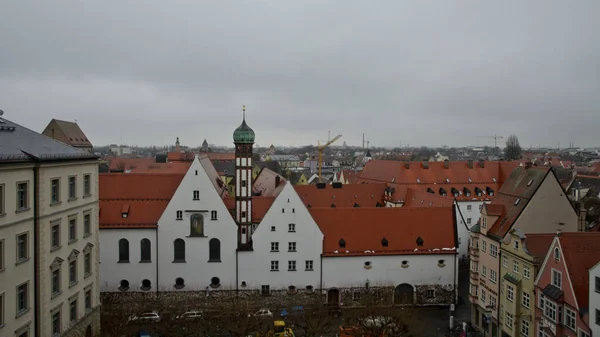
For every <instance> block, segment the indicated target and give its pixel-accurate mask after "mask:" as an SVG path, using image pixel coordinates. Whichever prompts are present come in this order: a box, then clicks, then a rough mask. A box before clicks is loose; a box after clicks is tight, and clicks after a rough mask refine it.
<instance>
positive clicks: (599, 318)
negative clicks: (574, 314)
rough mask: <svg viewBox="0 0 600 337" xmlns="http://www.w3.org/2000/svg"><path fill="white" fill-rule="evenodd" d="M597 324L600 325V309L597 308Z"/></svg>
mask: <svg viewBox="0 0 600 337" xmlns="http://www.w3.org/2000/svg"><path fill="white" fill-rule="evenodd" d="M596 324H598V325H600V310H599V309H596Z"/></svg>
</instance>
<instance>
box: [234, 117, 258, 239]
mask: <svg viewBox="0 0 600 337" xmlns="http://www.w3.org/2000/svg"><path fill="white" fill-rule="evenodd" d="M254 139H255V135H254V130H252V129H251V128H250V127H249V126H248V124H246V106H245V105H244V106H243V107H242V124H241V125H240V126H239V127H238V128H237V129H235V131H234V132H233V143H234V145H235V220H236V222H237V225H238V249H239V250H250V249H252V147H253V145H254Z"/></svg>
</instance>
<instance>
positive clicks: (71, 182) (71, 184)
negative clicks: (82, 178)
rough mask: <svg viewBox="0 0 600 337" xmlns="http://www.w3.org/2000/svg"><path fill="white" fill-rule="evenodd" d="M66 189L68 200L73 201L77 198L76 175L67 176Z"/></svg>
mask: <svg viewBox="0 0 600 337" xmlns="http://www.w3.org/2000/svg"><path fill="white" fill-rule="evenodd" d="M67 181H68V191H69V198H68V201H73V200H76V199H77V176H75V175H73V176H69V178H68V180H67Z"/></svg>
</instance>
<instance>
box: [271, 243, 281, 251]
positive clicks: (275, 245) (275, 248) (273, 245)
mask: <svg viewBox="0 0 600 337" xmlns="http://www.w3.org/2000/svg"><path fill="white" fill-rule="evenodd" d="M271 251H272V252H278V251H279V242H271Z"/></svg>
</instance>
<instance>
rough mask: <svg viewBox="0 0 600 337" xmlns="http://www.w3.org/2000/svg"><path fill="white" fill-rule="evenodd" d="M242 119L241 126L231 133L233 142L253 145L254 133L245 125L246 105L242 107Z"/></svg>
mask: <svg viewBox="0 0 600 337" xmlns="http://www.w3.org/2000/svg"><path fill="white" fill-rule="evenodd" d="M242 118H243V119H242V125H240V126H239V127H238V128H237V129H235V131H234V132H233V142H234V143H246V144H254V138H255V135H254V131H253V130H252V129H251V128H250V127H249V126H248V124H246V105H242Z"/></svg>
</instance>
